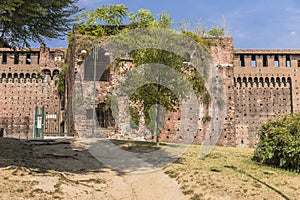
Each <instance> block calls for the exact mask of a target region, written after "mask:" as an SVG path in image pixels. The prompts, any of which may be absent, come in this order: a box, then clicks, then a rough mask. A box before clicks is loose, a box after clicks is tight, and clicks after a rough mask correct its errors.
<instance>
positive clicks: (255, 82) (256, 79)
mask: <svg viewBox="0 0 300 200" xmlns="http://www.w3.org/2000/svg"><path fill="white" fill-rule="evenodd" d="M254 84H255V86H256V87H258V78H257V77H254Z"/></svg>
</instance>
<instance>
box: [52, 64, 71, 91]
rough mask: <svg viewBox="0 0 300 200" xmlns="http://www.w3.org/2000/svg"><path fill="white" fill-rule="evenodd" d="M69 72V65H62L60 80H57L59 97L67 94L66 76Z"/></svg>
mask: <svg viewBox="0 0 300 200" xmlns="http://www.w3.org/2000/svg"><path fill="white" fill-rule="evenodd" d="M67 70H68V65H67V64H66V63H62V65H61V71H60V73H59V74H58V79H57V80H55V84H56V86H57V92H58V94H59V95H62V94H63V93H64V92H65V74H66V72H67Z"/></svg>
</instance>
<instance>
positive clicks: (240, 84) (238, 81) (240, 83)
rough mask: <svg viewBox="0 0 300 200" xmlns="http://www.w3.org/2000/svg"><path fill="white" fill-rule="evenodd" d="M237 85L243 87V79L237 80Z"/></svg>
mask: <svg viewBox="0 0 300 200" xmlns="http://www.w3.org/2000/svg"><path fill="white" fill-rule="evenodd" d="M237 83H239V86H240V87H242V79H241V77H238V78H237Z"/></svg>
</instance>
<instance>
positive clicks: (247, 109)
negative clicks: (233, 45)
mask: <svg viewBox="0 0 300 200" xmlns="http://www.w3.org/2000/svg"><path fill="white" fill-rule="evenodd" d="M299 53H300V51H298V50H236V51H235V56H234V64H235V67H234V88H235V89H234V101H235V110H236V116H235V122H236V126H235V129H236V137H237V138H236V144H237V145H238V146H248V147H255V146H256V145H257V143H258V131H259V127H260V125H261V123H263V122H266V121H268V120H269V119H274V118H275V117H276V116H278V115H280V114H285V113H295V112H299V94H298V93H299V89H298V80H297V77H299V75H300V74H299V70H298V63H299V66H300V62H299V61H298V60H300V54H299Z"/></svg>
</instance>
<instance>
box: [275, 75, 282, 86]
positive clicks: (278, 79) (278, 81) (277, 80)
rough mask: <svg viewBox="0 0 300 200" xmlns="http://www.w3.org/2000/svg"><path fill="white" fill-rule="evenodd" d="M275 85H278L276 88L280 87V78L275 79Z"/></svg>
mask: <svg viewBox="0 0 300 200" xmlns="http://www.w3.org/2000/svg"><path fill="white" fill-rule="evenodd" d="M276 83H277V84H278V87H280V85H281V81H280V78H279V77H277V78H276Z"/></svg>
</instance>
